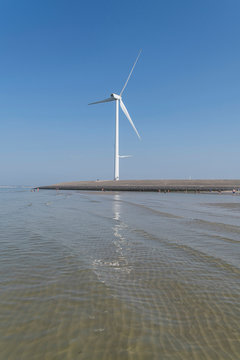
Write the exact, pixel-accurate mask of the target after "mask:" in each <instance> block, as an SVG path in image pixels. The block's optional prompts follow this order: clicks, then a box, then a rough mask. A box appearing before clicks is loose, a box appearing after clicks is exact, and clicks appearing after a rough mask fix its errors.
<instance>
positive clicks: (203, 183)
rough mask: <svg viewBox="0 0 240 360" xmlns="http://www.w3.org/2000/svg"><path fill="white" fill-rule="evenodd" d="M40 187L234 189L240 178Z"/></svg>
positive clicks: (133, 189)
mask: <svg viewBox="0 0 240 360" xmlns="http://www.w3.org/2000/svg"><path fill="white" fill-rule="evenodd" d="M39 188H40V189H49V190H50V189H59V190H94V191H160V192H168V191H190V192H196V191H201V192H203V191H207V192H209V191H232V190H233V189H234V190H236V191H237V190H238V189H240V180H119V181H113V180H105V181H73V182H62V183H58V184H54V185H47V186H40V187H39Z"/></svg>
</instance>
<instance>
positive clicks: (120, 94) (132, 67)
mask: <svg viewBox="0 0 240 360" xmlns="http://www.w3.org/2000/svg"><path fill="white" fill-rule="evenodd" d="M141 52H142V49H141V50H140V51H139V53H138V56H137V58H136V60H135V63H134V64H133V67H132V70H131V71H130V73H129V75H128V78H127V80H126V82H125V84H124V87H123V88H122V91H121V92H120V96H122V93H123V91H124V89H125V87H126V86H127V83H128V80H129V79H130V77H131V75H132V72H133V69H134V68H135V65H136V63H137V61H138V59H139V56H140V55H141Z"/></svg>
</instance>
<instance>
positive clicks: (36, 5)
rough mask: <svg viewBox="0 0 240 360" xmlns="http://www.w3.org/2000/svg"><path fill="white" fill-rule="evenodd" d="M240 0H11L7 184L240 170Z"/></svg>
mask: <svg viewBox="0 0 240 360" xmlns="http://www.w3.org/2000/svg"><path fill="white" fill-rule="evenodd" d="M239 14H240V1H239V0H201V1H194V0H182V1H179V0H168V1H167V0H164V1H163V0H156V1H153V0H149V1H146V0H143V1H142V0H137V1H134V0H127V1H126V0H122V1H105V0H101V1H98V0H93V1H80V0H78V1H74V0H41V1H31V0H21V1H18V0H2V1H1V2H0V52H1V53H0V184H2V185H3V184H30V185H38V184H39V185H44V184H50V183H55V182H60V181H74V180H95V179H97V178H98V179H112V178H113V160H114V125H115V107H114V103H107V104H100V105H95V106H88V105H87V104H88V103H89V102H92V101H97V100H99V99H103V98H105V97H109V95H110V94H111V93H112V92H116V93H119V92H120V90H121V88H122V87H123V84H124V82H125V80H126V78H127V76H128V73H129V71H130V69H131V66H132V64H133V62H134V61H135V58H136V56H137V54H138V51H139V49H142V54H141V57H140V59H139V62H138V63H137V65H136V68H135V70H134V72H133V75H132V77H131V79H130V81H129V83H128V86H127V88H126V90H125V91H124V96H123V100H124V102H125V105H126V106H127V108H128V111H129V113H130V115H131V117H132V119H133V121H134V123H135V125H136V127H137V129H138V131H139V133H140V135H141V137H142V141H139V140H138V138H137V136H136V135H135V133H134V131H133V129H132V128H131V127H130V125H129V123H128V121H127V119H126V118H125V117H124V115H123V114H122V113H121V115H120V153H121V154H122V155H128V154H131V155H133V157H132V158H129V159H122V160H120V178H121V179H154V178H156V179H161V178H165V179H166V178H175V179H176V178H179V179H181V178H182V179H187V178H189V177H191V178H192V179H194V178H195V179H196V178H240V164H239V154H240V141H239V138H240V121H239V114H240V101H239V96H240V40H239V39H240V20H239Z"/></svg>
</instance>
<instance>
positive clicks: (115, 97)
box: [111, 93, 122, 100]
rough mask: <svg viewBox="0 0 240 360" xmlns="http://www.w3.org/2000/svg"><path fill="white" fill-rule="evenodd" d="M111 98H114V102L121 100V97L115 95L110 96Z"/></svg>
mask: <svg viewBox="0 0 240 360" xmlns="http://www.w3.org/2000/svg"><path fill="white" fill-rule="evenodd" d="M111 97H112V98H114V99H115V100H121V98H122V97H121V96H120V95H117V94H114V93H113V94H111Z"/></svg>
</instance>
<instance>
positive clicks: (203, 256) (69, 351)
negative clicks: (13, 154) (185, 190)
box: [0, 188, 240, 360]
mask: <svg viewBox="0 0 240 360" xmlns="http://www.w3.org/2000/svg"><path fill="white" fill-rule="evenodd" d="M239 244H240V197H239V196H232V195H214V194H207V195H204V194H196V195H191V194H172V193H170V194H162V193H107V192H104V193H102V192H99V193H94V192H92V193H90V192H77V191H61V192H55V191H40V192H39V193H38V192H35V193H33V192H30V191H29V190H28V189H14V188H12V189H7V188H5V189H0V249H1V251H0V359H1V360H2V359H3V360H6V359H9V360H12V359H24V360H28V359H31V360H33V359H41V360H42V359H46V360H48V359H49V360H52V359H71V360H72V359H121V360H122V359H134V360H135V359H142V360H145V359H171V360H172V359H173V360H174V359H184V360H185V359H191V360H192V359H196V360H198V359H233V360H236V359H240V327H239V324H240V306H239V303H240V301H239V300H240V246H239Z"/></svg>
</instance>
